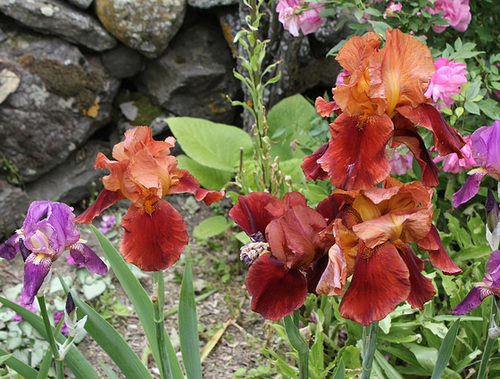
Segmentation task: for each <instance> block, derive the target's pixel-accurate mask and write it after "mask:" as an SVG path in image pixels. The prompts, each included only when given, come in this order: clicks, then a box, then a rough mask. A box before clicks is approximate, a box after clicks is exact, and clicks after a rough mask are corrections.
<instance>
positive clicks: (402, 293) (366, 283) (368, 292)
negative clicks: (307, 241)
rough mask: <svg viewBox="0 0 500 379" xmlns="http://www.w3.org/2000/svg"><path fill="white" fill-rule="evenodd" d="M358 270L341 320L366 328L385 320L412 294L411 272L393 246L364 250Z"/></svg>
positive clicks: (342, 307) (360, 253)
mask: <svg viewBox="0 0 500 379" xmlns="http://www.w3.org/2000/svg"><path fill="white" fill-rule="evenodd" d="M361 245H362V244H360V248H359V251H358V255H357V258H356V267H355V269H354V274H353V277H352V280H351V284H350V285H349V288H348V289H347V291H346V293H345V295H344V297H343V298H342V302H341V303H340V307H339V311H340V314H341V316H342V317H344V318H348V319H350V320H353V321H356V322H359V323H360V324H361V325H363V326H367V325H370V324H371V323H372V322H373V321H377V320H382V319H383V318H385V317H386V316H387V315H388V314H389V313H390V312H392V311H393V310H394V309H395V308H396V306H397V305H398V304H399V303H401V302H402V301H405V300H406V299H407V298H408V296H409V294H410V289H411V285H410V279H409V276H410V274H409V271H408V267H407V266H406V264H405V262H404V261H403V259H402V258H401V256H400V255H399V252H398V250H397V249H396V248H395V247H394V245H393V244H392V243H390V242H386V243H384V244H383V245H380V246H378V247H377V248H376V249H374V250H373V251H370V249H368V248H366V247H364V246H361Z"/></svg>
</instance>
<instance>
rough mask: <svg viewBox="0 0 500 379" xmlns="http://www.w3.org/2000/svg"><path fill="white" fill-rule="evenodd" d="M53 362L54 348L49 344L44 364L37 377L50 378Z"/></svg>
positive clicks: (39, 378)
mask: <svg viewBox="0 0 500 379" xmlns="http://www.w3.org/2000/svg"><path fill="white" fill-rule="evenodd" d="M51 363H52V350H51V349H50V346H49V347H47V351H46V352H45V356H44V357H43V360H42V364H41V365H40V369H39V371H38V376H37V379H45V378H48V376H49V375H48V374H49V369H50V364H51Z"/></svg>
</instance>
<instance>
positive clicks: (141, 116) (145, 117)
mask: <svg viewBox="0 0 500 379" xmlns="http://www.w3.org/2000/svg"><path fill="white" fill-rule="evenodd" d="M126 102H133V103H134V105H135V106H136V107H137V109H138V112H137V116H136V117H135V119H134V120H132V121H131V124H132V125H145V126H149V125H150V124H151V123H152V122H153V120H154V119H155V118H157V117H159V116H161V115H162V114H164V112H163V111H162V110H161V108H159V107H157V106H155V105H153V104H152V103H151V100H150V99H149V98H148V97H146V96H144V95H143V94H142V93H140V92H133V93H130V94H127V93H121V94H119V95H118V96H117V97H116V104H122V103H126Z"/></svg>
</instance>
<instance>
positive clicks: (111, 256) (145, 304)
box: [90, 225, 184, 378]
mask: <svg viewBox="0 0 500 379" xmlns="http://www.w3.org/2000/svg"><path fill="white" fill-rule="evenodd" d="M90 227H91V228H92V231H93V232H94V234H95V235H96V237H97V240H98V241H99V244H100V245H101V248H102V250H103V252H104V254H105V255H106V258H107V259H108V261H109V264H110V265H111V268H112V269H113V271H114V273H115V275H116V278H117V279H118V281H119V282H120V284H121V285H122V287H123V289H124V291H125V292H126V293H127V296H128V298H129V299H130V301H131V302H132V305H133V306H134V308H135V311H136V312H137V316H138V317H139V320H140V321H141V325H142V328H143V329H144V334H145V335H146V338H147V340H148V342H149V345H150V346H151V351H152V353H153V357H154V359H155V362H159V359H160V352H159V350H158V343H157V341H156V334H155V324H154V317H153V316H154V314H153V303H152V302H151V299H150V298H149V296H148V294H147V293H146V291H145V290H144V288H143V287H142V285H141V283H140V282H139V280H137V278H136V277H135V276H134V275H133V274H132V272H131V271H130V269H129V268H128V266H127V264H126V263H125V261H124V259H123V257H122V256H121V254H120V253H119V252H118V251H116V249H115V248H114V246H113V245H112V244H111V243H110V242H109V241H108V239H107V238H106V237H104V236H103V234H102V233H101V232H100V231H99V230H98V229H97V228H96V227H95V226H93V225H90ZM167 341H168V339H167ZM169 344H170V348H169V346H168V345H169ZM167 350H168V357H169V359H170V365H171V369H172V373H173V374H174V378H183V377H184V376H183V375H182V368H181V366H180V363H179V361H178V359H177V356H176V355H175V351H174V349H173V347H171V343H170V342H169V341H168V342H167ZM179 375H180V376H179Z"/></svg>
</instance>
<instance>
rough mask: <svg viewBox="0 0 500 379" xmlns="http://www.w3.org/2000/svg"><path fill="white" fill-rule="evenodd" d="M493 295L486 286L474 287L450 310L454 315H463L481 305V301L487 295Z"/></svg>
mask: <svg viewBox="0 0 500 379" xmlns="http://www.w3.org/2000/svg"><path fill="white" fill-rule="evenodd" d="M490 295H493V292H492V291H491V290H490V289H489V288H486V287H474V288H473V289H471V290H470V292H469V293H468V294H467V296H465V299H463V300H462V301H461V302H460V304H458V305H457V306H456V308H455V309H454V310H452V311H451V313H453V314H454V315H455V316H460V315H464V314H466V313H469V312H470V311H472V310H474V309H476V308H477V307H479V305H481V303H482V301H483V300H484V299H485V298H487V297H488V296H490Z"/></svg>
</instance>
